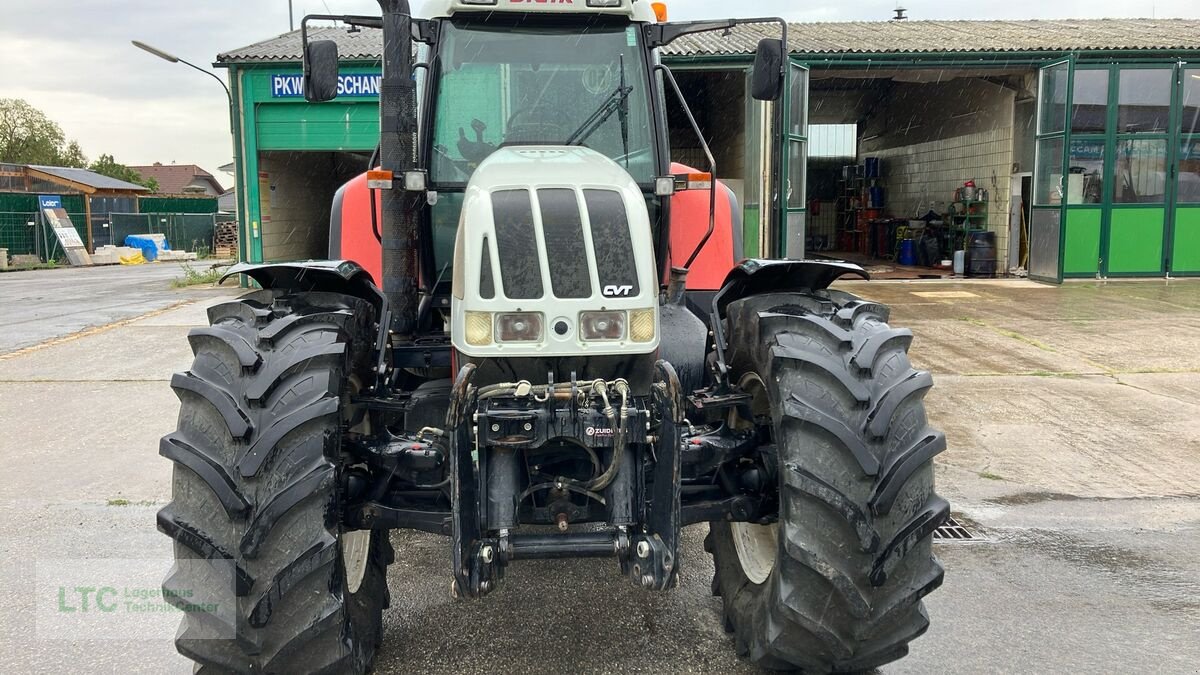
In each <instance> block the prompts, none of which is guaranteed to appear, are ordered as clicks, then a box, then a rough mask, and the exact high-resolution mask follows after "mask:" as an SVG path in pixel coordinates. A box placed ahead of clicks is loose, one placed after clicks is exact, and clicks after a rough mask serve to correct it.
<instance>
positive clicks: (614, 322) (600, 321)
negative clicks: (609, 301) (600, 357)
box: [579, 312, 625, 341]
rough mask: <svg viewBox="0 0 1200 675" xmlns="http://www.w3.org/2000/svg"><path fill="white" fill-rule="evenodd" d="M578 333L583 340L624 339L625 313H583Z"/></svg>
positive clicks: (580, 317) (580, 316)
mask: <svg viewBox="0 0 1200 675" xmlns="http://www.w3.org/2000/svg"><path fill="white" fill-rule="evenodd" d="M579 333H580V335H582V336H583V339H584V340H587V341H595V340H620V339H621V338H623V337H625V312H583V313H581V314H580V315H579Z"/></svg>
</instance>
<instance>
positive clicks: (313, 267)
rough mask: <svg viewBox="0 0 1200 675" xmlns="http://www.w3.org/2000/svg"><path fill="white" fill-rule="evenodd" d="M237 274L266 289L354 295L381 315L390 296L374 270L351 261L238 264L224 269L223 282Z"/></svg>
mask: <svg viewBox="0 0 1200 675" xmlns="http://www.w3.org/2000/svg"><path fill="white" fill-rule="evenodd" d="M235 274H245V275H246V276H248V277H250V278H251V279H253V280H254V281H256V282H258V284H259V285H260V286H262V287H263V288H265V289H280V290H288V291H302V292H303V291H322V292H327V293H344V294H346V295H352V296H354V297H358V298H362V299H363V300H366V301H367V302H369V303H371V304H372V305H375V309H376V311H377V315H378V316H382V315H383V313H384V311H385V310H386V309H387V299H386V298H385V297H384V295H383V292H382V291H380V290H379V287H378V286H376V285H375V280H374V279H372V278H371V273H370V272H368V271H366V270H365V269H363V268H362V267H361V266H360V265H359V264H358V263H356V262H353V261H350V260H300V261H296V262H279V263H238V264H236V265H234V266H233V267H230V268H229V270H228V271H227V272H225V274H224V276H222V277H221V281H225V280H226V279H228V278H229V277H231V276H233V275H235Z"/></svg>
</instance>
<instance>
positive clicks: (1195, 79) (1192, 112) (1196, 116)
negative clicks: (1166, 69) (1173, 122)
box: [1179, 68, 1200, 134]
mask: <svg viewBox="0 0 1200 675" xmlns="http://www.w3.org/2000/svg"><path fill="white" fill-rule="evenodd" d="M1182 97H1183V114H1181V115H1180V116H1179V128H1180V130H1181V131H1182V132H1183V133H1185V134H1200V68H1184V69H1183V92H1182Z"/></svg>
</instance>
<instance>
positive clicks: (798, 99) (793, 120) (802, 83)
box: [788, 66, 808, 136]
mask: <svg viewBox="0 0 1200 675" xmlns="http://www.w3.org/2000/svg"><path fill="white" fill-rule="evenodd" d="M790 87H791V91H790V92H789V93H788V104H789V105H790V106H791V110H790V111H789V113H788V133H789V134H791V135H793V136H803V135H805V125H806V123H807V122H808V120H807V118H808V102H807V101H805V99H806V98H807V96H805V94H806V93H807V92H808V71H807V70H804V69H803V68H797V67H795V66H792V72H791V83H790Z"/></svg>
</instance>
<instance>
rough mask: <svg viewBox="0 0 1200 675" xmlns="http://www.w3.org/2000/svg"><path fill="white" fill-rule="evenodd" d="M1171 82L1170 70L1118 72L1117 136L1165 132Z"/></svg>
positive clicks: (1168, 112)
mask: <svg viewBox="0 0 1200 675" xmlns="http://www.w3.org/2000/svg"><path fill="white" fill-rule="evenodd" d="M1173 79H1174V78H1173V77H1172V71H1171V69H1170V68H1130V69H1126V70H1122V71H1121V75H1120V78H1119V84H1118V86H1117V133H1156V132H1165V131H1166V130H1167V116H1168V115H1169V114H1170V112H1171V85H1172V84H1173V83H1172V80H1173Z"/></svg>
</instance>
